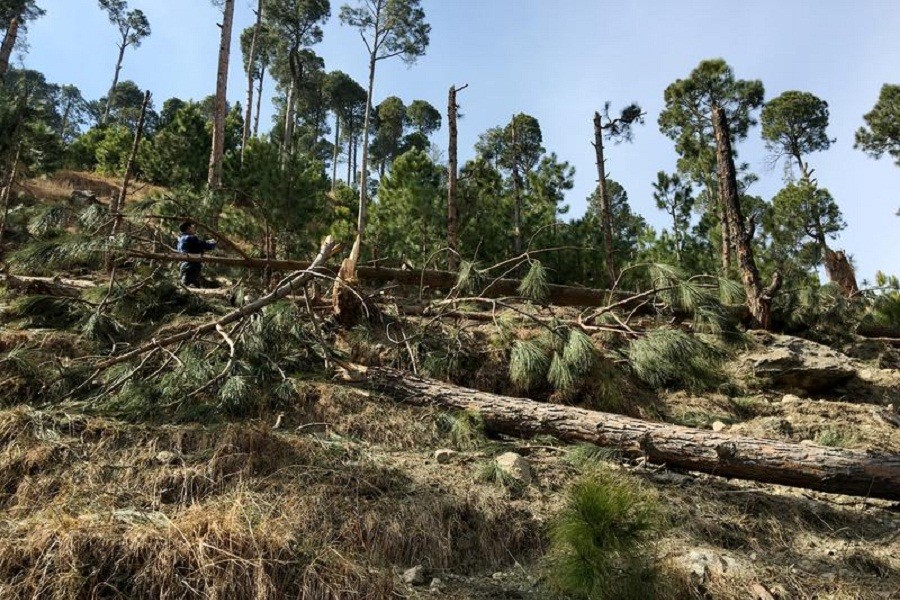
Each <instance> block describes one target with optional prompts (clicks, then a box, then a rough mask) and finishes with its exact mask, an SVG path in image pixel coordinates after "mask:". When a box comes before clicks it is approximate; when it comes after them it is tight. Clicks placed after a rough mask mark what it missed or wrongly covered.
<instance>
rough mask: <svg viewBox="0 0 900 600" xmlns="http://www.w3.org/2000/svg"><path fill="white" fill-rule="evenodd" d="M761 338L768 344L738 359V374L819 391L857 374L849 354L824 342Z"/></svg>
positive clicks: (776, 336) (783, 385)
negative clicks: (836, 349) (840, 351)
mask: <svg viewBox="0 0 900 600" xmlns="http://www.w3.org/2000/svg"><path fill="white" fill-rule="evenodd" d="M760 339H761V340H762V341H763V343H764V344H765V347H764V348H763V349H761V350H758V351H755V352H751V353H748V354H745V355H744V356H742V357H741V359H740V360H739V362H738V365H737V370H738V374H740V375H741V376H743V377H744V378H746V379H756V380H759V379H762V380H765V381H768V382H770V383H771V385H773V386H776V387H780V388H782V389H785V388H787V389H797V390H802V391H804V392H818V391H825V390H833V389H834V388H836V387H840V386H841V385H843V384H845V383H847V382H848V381H849V380H850V379H851V378H852V377H853V376H854V375H855V374H856V369H855V368H854V367H853V365H852V361H851V359H850V358H849V357H848V356H846V355H844V354H841V353H839V352H835V351H834V350H832V349H831V348H829V347H827V346H823V345H822V344H817V343H816V342H811V341H809V340H804V339H801V338H795V337H791V336H787V335H771V334H770V335H767V336H764V337H762V338H760Z"/></svg>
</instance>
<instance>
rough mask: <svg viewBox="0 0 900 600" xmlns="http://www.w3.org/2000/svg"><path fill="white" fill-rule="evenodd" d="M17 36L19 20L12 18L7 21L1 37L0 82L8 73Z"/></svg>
mask: <svg viewBox="0 0 900 600" xmlns="http://www.w3.org/2000/svg"><path fill="white" fill-rule="evenodd" d="M18 35H19V20H18V19H16V18H15V17H14V18H12V19H11V20H10V21H9V26H8V27H7V28H6V35H5V36H4V37H3V44H2V45H0V81H2V80H3V79H5V78H6V73H7V72H8V71H9V57H10V56H12V51H13V48H14V47H15V46H16V38H17V37H18Z"/></svg>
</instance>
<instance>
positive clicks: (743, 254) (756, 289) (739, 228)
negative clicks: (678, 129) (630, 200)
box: [713, 106, 780, 329]
mask: <svg viewBox="0 0 900 600" xmlns="http://www.w3.org/2000/svg"><path fill="white" fill-rule="evenodd" d="M713 129H714V131H715V135H716V163H717V171H718V177H719V197H720V198H721V199H722V201H723V205H724V210H725V215H724V216H725V221H724V222H723V230H724V229H730V231H731V233H732V234H733V236H734V237H733V241H734V242H735V244H736V245H737V253H738V266H739V268H740V271H741V280H742V281H743V283H744V292H745V293H746V294H747V306H748V308H749V309H750V314H751V315H752V317H753V319H754V320H755V321H756V325H757V326H758V327H761V328H762V329H769V327H770V323H771V316H772V315H771V313H772V306H771V305H772V295H773V294H774V293H775V292H776V291H777V290H778V287H779V285H780V278H779V277H778V274H776V276H775V278H774V280H773V283H772V285H771V286H770V289H768V290H764V289H763V285H762V280H761V278H760V276H759V270H758V269H757V268H756V261H755V260H754V258H753V245H752V234H750V233H749V232H748V231H747V230H746V228H745V224H744V217H743V215H742V213H741V202H740V198H739V197H738V189H737V174H736V170H735V167H734V155H733V153H732V151H731V135H730V133H729V130H728V120H727V119H726V117H725V110H724V109H723V108H722V107H720V106H716V107H714V108H713ZM726 225H727V227H725V226H726Z"/></svg>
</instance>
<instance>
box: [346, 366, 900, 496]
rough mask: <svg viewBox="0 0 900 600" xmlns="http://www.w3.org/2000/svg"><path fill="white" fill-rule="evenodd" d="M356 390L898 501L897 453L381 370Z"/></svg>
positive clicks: (517, 431)
mask: <svg viewBox="0 0 900 600" xmlns="http://www.w3.org/2000/svg"><path fill="white" fill-rule="evenodd" d="M357 378H359V379H360V381H358V382H357V383H356V385H362V386H364V387H368V388H370V389H373V390H375V391H378V392H383V393H385V394H388V395H390V396H391V397H393V398H396V399H397V400H400V401H402V402H407V403H410V404H414V405H419V406H423V405H424V406H435V405H436V406H440V407H442V408H445V409H452V410H467V411H475V412H478V413H479V414H480V415H481V416H482V418H483V419H484V424H485V427H486V428H487V429H488V430H490V431H495V432H498V433H505V434H510V435H515V436H524V437H530V436H534V435H538V434H549V435H553V436H556V437H557V438H559V439H561V440H564V441H567V442H589V443H591V444H596V445H598V446H604V447H613V448H617V449H619V450H620V451H622V452H623V454H625V455H627V456H631V457H640V456H643V457H646V458H647V460H649V461H651V462H654V463H658V464H665V465H668V466H671V467H678V468H682V469H688V470H692V471H701V472H705V473H711V474H713V475H719V476H723V477H735V478H738V479H748V480H752V481H759V482H762V483H775V484H780V485H787V486H793V487H801V488H807V489H811V490H818V491H822V492H831V493H838V494H848V495H852V496H865V497H873V498H884V499H887V500H900V455H898V454H886V453H874V452H862V451H858V450H842V449H837V448H829V447H826V446H817V445H806V444H792V443H786V442H779V441H775V440H763V439H756V438H748V437H740V436H736V435H730V434H727V433H715V432H712V431H707V430H701V429H693V428H690V427H682V426H679V425H670V424H667V423H653V422H649V421H642V420H640V419H634V418H631V417H625V416H621V415H615V414H610V413H603V412H596V411H590V410H585V409H582V408H576V407H572V406H563V405H558V404H548V403H542V402H535V401H534V400H528V399H525V398H513V397H508V396H498V395H495V394H489V393H486V392H480V391H478V390H472V389H468V388H463V387H459V386H455V385H451V384H447V383H443V382H440V381H435V380H431V379H426V378H423V377H418V376H414V375H411V374H409V373H404V372H402V371H396V370H392V369H384V368H368V369H365V370H363V372H362V374H361V376H359V377H357Z"/></svg>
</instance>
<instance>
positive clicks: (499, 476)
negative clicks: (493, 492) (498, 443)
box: [476, 460, 525, 493]
mask: <svg viewBox="0 0 900 600" xmlns="http://www.w3.org/2000/svg"><path fill="white" fill-rule="evenodd" d="M476 479H477V480H478V481H481V482H483V483H490V484H493V485H496V486H498V487H501V488H503V489H505V490H506V491H508V492H511V493H521V492H522V490H523V489H524V487H525V486H524V485H523V483H522V482H521V481H520V480H518V479H516V478H515V477H513V475H512V474H511V473H509V471H507V470H506V469H504V468H502V467H501V466H500V465H499V464H497V461H496V460H488V461H485V462H483V463H482V464H481V466H480V467H478V473H477V475H476Z"/></svg>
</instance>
